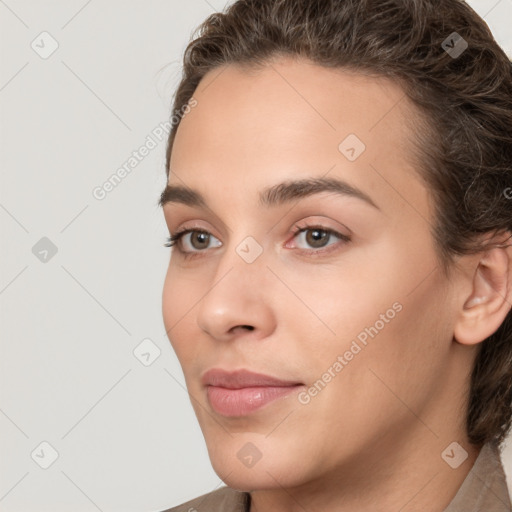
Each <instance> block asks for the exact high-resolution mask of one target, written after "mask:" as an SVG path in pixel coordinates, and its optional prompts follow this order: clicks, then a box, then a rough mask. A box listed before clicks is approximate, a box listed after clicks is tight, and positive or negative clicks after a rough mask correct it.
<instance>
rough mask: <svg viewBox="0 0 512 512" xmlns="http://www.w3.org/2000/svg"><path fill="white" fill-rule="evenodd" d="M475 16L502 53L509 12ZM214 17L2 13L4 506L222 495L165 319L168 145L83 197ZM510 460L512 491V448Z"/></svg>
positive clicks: (143, 6) (500, 8)
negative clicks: (163, 207) (111, 184)
mask: <svg viewBox="0 0 512 512" xmlns="http://www.w3.org/2000/svg"><path fill="white" fill-rule="evenodd" d="M469 3H470V4H471V5H472V6H473V7H474V8H476V10H477V11H478V12H479V13H480V15H482V16H484V17H485V20H486V21H487V23H488V24H489V26H490V27H491V29H492V30H493V32H494V34H495V36H496V38H497V39H498V41H499V42H500V43H501V44H502V46H503V47H504V48H505V49H506V50H507V52H508V53H509V55H512V33H511V29H510V22H511V20H512V0H500V1H498V0H489V1H487V0H474V1H471V2H469ZM224 5H225V1H224V0H209V1H206V0H186V1H185V0H181V1H178V0H151V1H150V2H142V1H133V0H132V1H128V2H127V1H124V2H123V1H121V0H108V1H100V0H89V1H85V0H71V1H70V0H67V1H64V0H51V1H50V0H48V1H45V2H38V1H35V0H31V1H29V0H6V1H1V0H0V34H1V36H0V37H1V50H0V51H1V63H2V66H1V71H0V109H1V111H0V119H1V121H0V129H1V139H0V140H1V161H0V166H1V179H2V181H1V185H0V193H1V195H0V229H1V237H2V243H1V244H0V251H1V252H0V261H1V267H0V268H1V270H0V308H1V309H0V311H1V313H0V322H1V353H0V361H1V365H2V366H1V370H0V372H1V373H0V374H1V379H2V380H1V386H0V446H1V456H0V510H2V511H6V512H15V511H19V512H29V511H52V512H58V511H68V510H74V511H95V510H100V511H125V512H126V511H128V512H129V511H137V512H143V511H147V512H151V511H155V512H156V511H160V510H163V509H165V508H167V507H169V506H172V505H176V504H179V503H181V502H184V501H186V500H188V499H191V498H193V497H195V496H198V495H200V494H203V493H205V492H209V491H211V490H213V489H215V488H216V487H217V486H219V485H221V481H220V479H219V478H218V477H217V476H216V475H215V473H214V472H213V470H212V469H211V466H210V462H209V459H208V455H207V451H206V446H205V443H204V440H203V437H202V435H201V431H200V429H199V427H198V425H197V421H196V419H195V415H194V413H193V410H192V406H191V405H190V402H189V399H188V396H187V394H186V391H185V389H184V384H183V382H184V381H183V375H182V372H181V369H180V366H179V364H178V361H177V359H176V357H175V355H174V353H173V352H172V350H171V347H170V344H169V342H168V339H167V337H166V335H165V328H164V325H163V322H162V314H161V293H162V285H163V280H164V276H165V272H166V269H167V264H168V259H169V254H170V253H169V249H168V248H165V247H163V243H164V241H165V237H166V235H167V231H166V226H165V223H164V221H163V216H162V213H161V211H160V210H159V209H158V208H157V206H156V201H157V199H158V196H159V193H160V191H161V190H162V188H163V186H164V184H165V172H164V162H165V158H164V153H165V137H164V138H163V139H162V142H159V143H158V144H157V145H156V147H155V148H153V149H152V150H151V151H150V152H149V154H148V155H147V156H146V157H145V158H144V159H143V160H142V161H141V162H140V163H138V165H137V166H136V167H135V168H133V170H132V171H131V172H130V174H128V175H127V176H126V177H125V179H124V180H123V181H122V182H121V183H120V184H119V185H118V186H117V187H116V188H115V189H114V190H113V191H111V192H110V193H109V194H108V195H107V196H106V197H105V198H104V199H103V200H98V199H95V197H93V195H92V191H93V189H94V188H95V187H97V186H101V185H102V184H103V183H104V182H105V181H106V180H107V179H108V178H109V177H110V176H111V175H112V174H113V173H115V172H116V170H117V169H118V168H119V167H120V166H122V165H123V164H124V163H125V162H126V161H127V160H128V158H129V157H130V156H132V152H133V151H135V150H138V149H139V148H140V147H141V146H142V145H144V144H145V143H146V141H147V140H148V139H147V137H148V136H151V137H152V139H153V140H157V141H158V139H157V138H156V136H155V133H158V127H159V125H160V123H162V122H165V121H166V120H167V119H168V118H169V112H170V100H171V95H172V93H173V91H174V88H175V86H176V85H177V83H178V79H179V73H180V66H181V57H182V53H183V50H184V49H185V46H186V44H187V42H188V40H189V37H190V35H191V32H192V30H193V29H194V28H195V27H196V26H197V25H198V24H199V23H200V22H201V21H202V20H203V19H204V18H205V17H206V16H207V15H209V14H210V13H212V12H214V11H215V10H220V9H222V8H223V7H224ZM45 31H46V32H48V33H49V34H51V38H53V39H54V40H55V41H56V42H57V43H58V48H57V49H56V51H55V52H54V53H53V54H52V55H50V56H48V57H47V58H42V57H41V56H40V55H41V54H42V55H43V56H46V55H45V52H49V50H51V44H56V43H53V42H52V40H51V39H50V38H49V36H46V35H43V36H40V34H41V33H42V32H45ZM33 42H34V43H33ZM31 44H34V46H35V47H36V48H37V51H36V50H34V49H33V48H32V47H31ZM155 130H156V132H155ZM43 237H46V238H48V239H49V240H51V243H52V244H54V246H56V248H57V253H56V254H55V255H53V256H52V254H51V252H49V253H48V254H46V253H44V250H45V247H47V246H45V245H44V244H48V242H45V241H43V242H39V241H40V240H41V239H42V238H43ZM38 242H39V243H40V244H43V246H39V245H37V246H36V244H37V243H38ZM34 246H36V249H37V250H34V251H35V252H36V253H38V254H34V253H33V247H34ZM40 258H43V260H44V259H45V258H46V261H41V260H40ZM145 339H150V340H151V342H148V341H146V342H145V343H148V344H149V345H148V346H150V347H152V348H150V350H149V353H150V356H147V355H146V356H143V357H142V360H143V361H144V360H145V361H146V362H148V361H147V359H148V358H149V359H150V361H152V360H153V358H154V357H155V356H156V355H158V353H157V351H158V350H160V355H159V357H157V358H156V359H155V360H154V361H153V362H152V363H151V364H150V365H149V366H145V365H144V364H143V363H142V362H141V360H139V359H137V358H136V357H135V356H134V353H133V351H134V349H135V348H136V347H137V346H138V345H139V344H140V343H141V342H142V340H145ZM141 351H142V352H144V353H146V352H148V350H147V348H146V346H145V345H143V350H141ZM150 361H149V362H150ZM42 442H47V443H49V444H50V445H51V446H52V447H53V448H54V449H55V450H56V452H57V453H58V457H57V459H56V460H55V461H54V462H53V463H52V464H51V466H49V467H48V468H47V469H43V468H42V467H40V466H41V464H42V465H44V464H45V463H46V464H48V463H49V462H51V460H52V459H51V449H50V448H48V447H47V446H46V445H41V443H42ZM504 463H505V466H506V471H507V474H508V476H509V486H510V487H511V488H512V443H511V444H510V447H509V448H507V449H506V451H505V454H504Z"/></svg>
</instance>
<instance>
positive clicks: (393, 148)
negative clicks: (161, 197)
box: [169, 58, 423, 196]
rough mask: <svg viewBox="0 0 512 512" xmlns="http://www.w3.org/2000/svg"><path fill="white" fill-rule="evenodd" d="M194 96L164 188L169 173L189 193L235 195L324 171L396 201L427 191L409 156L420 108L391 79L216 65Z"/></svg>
mask: <svg viewBox="0 0 512 512" xmlns="http://www.w3.org/2000/svg"><path fill="white" fill-rule="evenodd" d="M194 98H195V99H196V101H197V106H196V107H195V108H193V109H192V110H191V111H190V113H188V114H187V115H186V116H185V117H184V118H183V120H182V121H181V124H180V126H179V128H178V131H177V134H176V138H175V140H174V146H173V151H172V154H171V160H170V171H171V172H170V175H169V182H170V183H171V182H174V183H179V180H176V179H174V178H173V173H175V174H176V176H177V177H180V178H182V179H185V180H186V182H187V183H186V184H187V185H189V186H191V187H193V188H196V189H203V190H205V189H207V188H209V187H210V188H211V187H212V186H215V187H217V188H219V187H220V186H222V189H224V190H225V191H226V192H229V191H231V192H232V193H233V194H235V193H237V192H240V190H243V189H248V188H254V187H256V188H258V189H263V188H265V187H266V186H268V185H270V184H272V183H274V182H278V181H283V180H288V179H291V178H292V177H293V178H307V177H310V176H315V177H320V176H324V175H326V173H329V174H330V175H336V176H338V177H342V178H343V179H346V180H347V181H349V182H350V183H352V184H353V185H354V186H358V187H360V186H363V187H366V191H367V192H368V193H371V192H375V193H376V194H378V195H379V194H380V192H382V188H383V185H384V187H385V186H386V185H385V181H388V185H387V187H388V190H387V192H390V190H389V186H390V183H391V188H392V189H393V188H394V189H395V191H394V194H399V195H409V194H411V190H410V189H411V187H412V188H414V189H417V190H420V189H421V188H423V185H422V184H420V183H419V181H418V180H417V176H416V175H415V173H414V170H415V169H414V163H413V158H412V154H413V153H412V152H411V149H412V138H411V125H413V124H414V121H413V122H411V119H414V116H415V115H416V112H415V109H414V107H413V106H412V105H411V104H410V102H409V100H408V98H407V97H406V95H405V93H404V91H403V89H402V88H401V87H400V86H399V85H398V84H397V83H395V82H393V81H391V80H389V79H387V78H382V77H373V76H368V75H364V74H361V73H356V72H354V71H349V70H345V69H331V68H325V67H322V66H319V65H317V64H313V63H311V62H309V61H307V60H299V59H290V58H281V59H277V60H274V61H272V62H269V63H267V64H265V65H264V66H262V67H259V68H247V67H240V66H236V65H228V66H224V67H221V68H217V69H214V70H212V71H210V72H209V73H208V74H207V75H206V76H205V77H204V78H203V80H202V81H201V83H200V84H199V86H198V88H197V90H196V91H195V92H194ZM347 151H348V152H347ZM354 157H355V158H354ZM180 184H182V183H180ZM388 196H389V194H388Z"/></svg>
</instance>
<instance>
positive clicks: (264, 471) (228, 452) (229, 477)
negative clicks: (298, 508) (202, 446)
mask: <svg viewBox="0 0 512 512" xmlns="http://www.w3.org/2000/svg"><path fill="white" fill-rule="evenodd" d="M209 455H210V461H211V464H212V467H213V469H214V471H215V473H216V474H217V475H218V476H219V478H220V479H221V480H222V481H223V482H224V483H225V484H226V485H227V486H229V487H231V488H233V489H236V490H239V491H246V492H247V491H256V490H264V489H280V488H282V487H294V486H296V485H299V484H300V483H301V482H303V481H304V479H305V474H304V471H305V470H306V468H305V467H303V464H304V461H302V462H301V461H293V460H289V459H288V458H287V457H286V454H280V453H279V451H278V450H275V451H270V450H268V451H267V455H264V454H261V452H260V453H259V454H258V452H257V451H256V449H255V448H254V447H253V446H251V443H250V442H248V443H247V444H245V445H243V447H242V449H240V448H239V447H238V446H237V448H236V449H235V448H231V447H228V446H224V447H222V446H218V445H217V446H216V447H215V448H212V449H211V450H209ZM251 457H253V459H252V460H251ZM258 457H260V458H259V459H258Z"/></svg>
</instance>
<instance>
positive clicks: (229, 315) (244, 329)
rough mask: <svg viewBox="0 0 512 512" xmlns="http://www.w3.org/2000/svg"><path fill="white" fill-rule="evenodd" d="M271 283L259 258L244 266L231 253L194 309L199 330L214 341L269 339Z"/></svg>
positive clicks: (273, 314)
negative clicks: (245, 337) (248, 337)
mask: <svg viewBox="0 0 512 512" xmlns="http://www.w3.org/2000/svg"><path fill="white" fill-rule="evenodd" d="M275 281H276V280H275V277H274V276H273V274H272V272H270V270H269V269H268V268H267V266H266V265H265V262H264V260H263V258H261V259H259V260H256V261H254V262H252V263H247V262H246V261H244V260H243V259H242V258H240V257H239V256H238V254H237V253H236V252H235V251H233V256H231V257H226V256H225V260H224V261H223V262H222V264H221V265H219V266H218V268H217V271H216V273H215V276H214V278H213V279H212V281H211V282H210V283H208V285H207V286H208V290H205V295H204V296H203V299H202V300H201V301H200V303H199V305H198V307H197V308H196V309H195V311H196V314H197V324H198V326H199V328H200V329H202V330H203V331H204V332H206V333H207V334H209V335H210V336H211V337H212V338H214V339H216V340H218V341H229V340H232V339H235V338H237V337H240V336H247V335H250V337H251V339H261V338H265V337H266V336H269V335H270V334H272V332H273V331H274V330H275V327H276V308H275V306H276V304H275V302H274V301H275V297H276V293H274V291H275V290H274V288H275V285H276V282H275Z"/></svg>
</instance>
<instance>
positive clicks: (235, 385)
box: [201, 369, 303, 417]
mask: <svg viewBox="0 0 512 512" xmlns="http://www.w3.org/2000/svg"><path fill="white" fill-rule="evenodd" d="M201 382H202V384H203V385H204V386H206V393H207V397H208V401H209V403H210V405H211V407H212V409H213V410H214V411H215V412H217V413H218V414H221V415H222V416H229V417H232V416H246V415H248V414H250V413H252V412H255V411H256V410H258V409H260V408H262V407H264V406H265V405H267V404H269V403H271V402H274V401H275V400H277V399H278V398H282V397H285V396H287V395H289V394H290V393H292V392H294V391H296V390H298V389H299V388H300V387H302V386H303V383H301V382H297V381H291V380H281V379H278V378H276V377H272V376H270V375H264V374H261V373H254V372H250V371H248V370H237V371H234V372H228V371H225V370H221V369H212V370H209V371H207V372H206V373H205V374H204V375H203V378H202V379H201Z"/></svg>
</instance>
